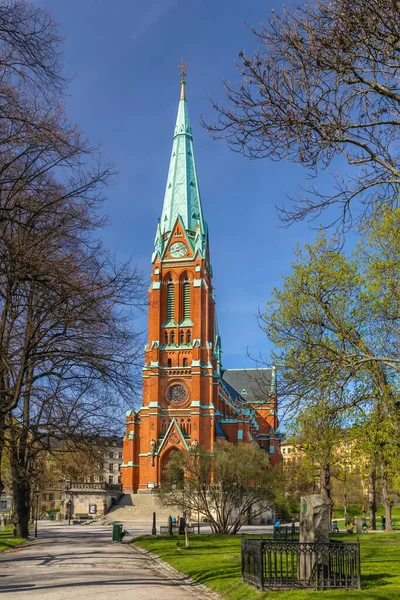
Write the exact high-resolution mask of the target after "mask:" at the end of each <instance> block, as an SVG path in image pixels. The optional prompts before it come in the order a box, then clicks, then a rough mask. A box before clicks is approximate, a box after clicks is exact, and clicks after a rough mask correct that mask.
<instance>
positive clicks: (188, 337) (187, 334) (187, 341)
mask: <svg viewBox="0 0 400 600" xmlns="http://www.w3.org/2000/svg"><path fill="white" fill-rule="evenodd" d="M191 341H192V334H191V332H190V331H187V332H186V343H187V344H190V342H191Z"/></svg>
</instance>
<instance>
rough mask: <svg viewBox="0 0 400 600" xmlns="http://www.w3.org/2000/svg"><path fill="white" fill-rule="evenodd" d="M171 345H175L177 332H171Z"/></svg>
mask: <svg viewBox="0 0 400 600" xmlns="http://www.w3.org/2000/svg"><path fill="white" fill-rule="evenodd" d="M171 344H175V331H171Z"/></svg>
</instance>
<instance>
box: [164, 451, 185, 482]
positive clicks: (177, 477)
mask: <svg viewBox="0 0 400 600" xmlns="http://www.w3.org/2000/svg"><path fill="white" fill-rule="evenodd" d="M178 452H179V453H181V452H182V450H181V449H180V448H175V447H174V446H173V447H172V448H170V449H168V450H166V451H165V452H164V454H163V455H162V457H161V473H160V475H161V477H160V481H161V483H167V482H171V483H179V482H180V481H183V470H182V469H179V468H177V467H176V468H175V465H171V464H170V461H171V458H172V457H173V456H174V455H175V454H176V453H178Z"/></svg>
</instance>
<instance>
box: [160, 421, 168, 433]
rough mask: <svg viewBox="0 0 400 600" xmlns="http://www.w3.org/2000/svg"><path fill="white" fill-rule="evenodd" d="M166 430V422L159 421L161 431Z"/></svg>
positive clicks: (164, 431)
mask: <svg viewBox="0 0 400 600" xmlns="http://www.w3.org/2000/svg"><path fill="white" fill-rule="evenodd" d="M166 432H167V422H166V421H165V420H164V421H163V422H162V423H161V433H166Z"/></svg>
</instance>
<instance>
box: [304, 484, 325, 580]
mask: <svg viewBox="0 0 400 600" xmlns="http://www.w3.org/2000/svg"><path fill="white" fill-rule="evenodd" d="M329 515H330V506H329V504H328V503H327V502H326V500H325V499H324V498H323V496H321V494H311V495H310V496H305V497H303V498H301V501H300V543H302V542H303V543H306V542H307V543H315V542H329V530H330V518H329ZM314 564H315V557H314V553H313V552H312V551H304V552H301V553H300V557H299V563H298V571H299V580H300V581H304V580H305V581H308V580H309V579H310V578H311V576H312V573H313V568H314Z"/></svg>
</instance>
